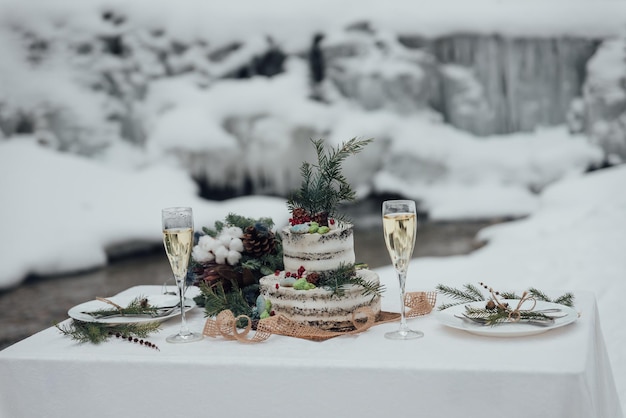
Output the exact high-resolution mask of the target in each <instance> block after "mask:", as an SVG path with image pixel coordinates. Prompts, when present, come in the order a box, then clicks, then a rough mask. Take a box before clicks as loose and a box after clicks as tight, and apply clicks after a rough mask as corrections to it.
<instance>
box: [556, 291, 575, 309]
mask: <svg viewBox="0 0 626 418" xmlns="http://www.w3.org/2000/svg"><path fill="white" fill-rule="evenodd" d="M553 303H558V304H561V305H565V306H569V307H570V308H573V307H574V295H573V294H572V293H569V292H568V293H566V294H564V295H561V296H559V297H558V298H556V299H554V301H553Z"/></svg>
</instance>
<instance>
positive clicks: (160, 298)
mask: <svg viewBox="0 0 626 418" xmlns="http://www.w3.org/2000/svg"><path fill="white" fill-rule="evenodd" d="M142 296H143V295H142ZM136 297H137V295H135V296H113V297H110V298H107V299H108V300H110V301H111V302H113V303H116V304H118V305H120V306H122V307H126V306H128V304H129V303H130V302H131V301H132V300H133V299H135V298H136ZM146 297H147V298H148V303H149V304H150V305H152V306H156V307H160V306H174V305H176V304H177V303H178V296H171V295H150V296H146ZM195 306H196V303H195V302H194V301H193V299H189V298H186V299H185V312H187V311H189V310H190V309H193V308H194V307H195ZM111 308H113V307H112V306H111V305H110V304H108V303H106V302H102V301H99V300H91V301H89V302H84V303H81V304H80V305H76V306H74V307H73V308H71V309H70V310H69V311H67V314H68V315H69V316H70V318H73V319H77V320H79V321H85V322H98V323H101V324H112V325H113V324H139V323H146V322H163V321H166V320H168V319H170V318H173V317H175V316H178V315H180V310H176V311H174V312H173V313H171V314H169V315H167V316H161V317H156V318H151V317H136V316H135V317H133V316H130V317H123V316H116V317H114V318H94V317H92V316H91V315H89V314H86V313H84V312H93V311H97V310H101V309H111Z"/></svg>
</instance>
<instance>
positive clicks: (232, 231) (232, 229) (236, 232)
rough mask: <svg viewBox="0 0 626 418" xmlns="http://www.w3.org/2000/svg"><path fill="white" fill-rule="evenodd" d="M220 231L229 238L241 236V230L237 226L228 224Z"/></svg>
mask: <svg viewBox="0 0 626 418" xmlns="http://www.w3.org/2000/svg"><path fill="white" fill-rule="evenodd" d="M222 233H223V234H225V235H228V236H229V237H231V238H241V237H242V236H243V231H242V230H241V228H239V227H238V226H229V227H227V228H224V229H223V230H222Z"/></svg>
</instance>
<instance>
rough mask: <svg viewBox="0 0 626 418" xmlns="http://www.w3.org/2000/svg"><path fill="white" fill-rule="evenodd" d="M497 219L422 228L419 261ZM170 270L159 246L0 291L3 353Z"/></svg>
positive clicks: (378, 236)
mask: <svg viewBox="0 0 626 418" xmlns="http://www.w3.org/2000/svg"><path fill="white" fill-rule="evenodd" d="M379 219H380V218H379V217H378V216H372V217H369V218H363V219H362V221H361V222H355V223H356V224H357V225H362V226H361V229H356V230H355V252H356V255H357V261H359V262H365V263H367V264H368V265H369V266H370V268H377V267H381V266H384V265H388V264H389V256H388V254H387V251H386V249H385V245H384V242H383V237H382V226H381V225H379V222H380V221H379ZM493 222H494V221H481V222H478V221H475V222H451V223H438V222H437V223H430V222H426V223H424V224H422V225H421V226H420V228H419V232H418V241H417V246H416V249H415V256H416V257H424V256H435V257H443V256H449V255H456V254H465V253H468V252H471V251H473V250H474V249H476V248H477V247H479V246H480V245H481V243H479V242H477V241H476V239H475V237H476V233H477V232H478V230H480V229H481V228H483V227H485V226H487V225H489V224H492V223H493ZM170 277H171V272H170V267H169V264H168V263H167V258H166V257H165V253H164V252H163V250H162V249H161V247H160V246H157V247H155V248H152V249H148V250H145V251H142V252H140V253H135V254H134V255H133V256H127V257H123V258H120V259H117V260H116V261H113V262H112V263H111V264H110V265H109V266H107V267H106V268H102V269H98V270H95V271H88V272H83V273H80V274H73V275H67V276H59V277H46V278H35V277H33V278H30V279H28V280H27V281H26V282H24V283H23V284H22V285H21V286H19V287H17V288H15V289H10V290H5V291H2V292H1V293H0V312H2V316H1V318H2V319H1V321H2V324H1V326H0V349H3V348H5V347H8V346H9V345H11V344H13V343H15V342H17V341H20V340H22V339H24V338H26V337H28V336H30V335H32V334H34V333H36V332H38V331H41V330H43V329H45V328H47V327H49V326H51V325H53V324H54V323H56V322H60V321H62V320H64V319H66V318H67V311H68V309H70V308H71V307H72V306H74V305H77V304H79V303H82V302H85V301H88V300H92V299H94V298H95V297H96V296H111V295H115V294H116V293H119V292H121V291H122V290H124V289H127V288H129V287H131V286H136V285H145V284H156V285H162V284H163V283H164V282H166V281H168V280H170V283H169V284H174V283H173V281H172V280H171V279H170Z"/></svg>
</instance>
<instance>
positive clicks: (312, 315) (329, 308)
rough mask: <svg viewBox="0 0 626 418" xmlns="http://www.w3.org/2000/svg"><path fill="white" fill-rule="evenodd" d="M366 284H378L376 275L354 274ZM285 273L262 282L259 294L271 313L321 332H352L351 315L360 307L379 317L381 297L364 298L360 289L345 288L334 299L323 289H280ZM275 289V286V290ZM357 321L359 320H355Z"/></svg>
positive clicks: (355, 287)
mask: <svg viewBox="0 0 626 418" xmlns="http://www.w3.org/2000/svg"><path fill="white" fill-rule="evenodd" d="M357 274H358V275H359V276H360V277H361V278H362V279H363V280H365V281H367V282H372V283H374V284H378V283H379V278H378V275H377V274H376V273H374V272H373V271H371V270H357ZM284 278H285V272H281V273H280V274H279V275H270V276H265V277H263V278H261V281H260V285H261V294H262V295H263V296H264V297H265V298H266V299H267V300H269V301H270V302H271V303H272V308H271V309H272V310H273V311H274V312H275V313H276V314H282V315H284V316H286V317H287V318H289V319H291V320H293V321H296V322H298V323H301V324H305V325H310V326H315V327H318V328H322V329H346V328H352V326H353V323H352V312H354V311H355V310H356V309H358V308H361V307H365V306H367V307H369V308H370V309H371V310H372V311H373V312H374V314H375V315H376V316H377V317H378V315H379V314H380V296H373V295H371V294H370V295H363V288H362V287H361V286H355V285H348V286H346V288H345V293H344V295H342V296H337V295H333V293H332V291H330V290H326V289H323V288H315V289H311V290H296V289H294V288H293V287H285V286H280V284H279V283H280V280H281V279H284ZM277 285H278V286H277ZM357 319H362V318H360V317H358V316H357Z"/></svg>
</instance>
